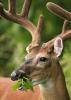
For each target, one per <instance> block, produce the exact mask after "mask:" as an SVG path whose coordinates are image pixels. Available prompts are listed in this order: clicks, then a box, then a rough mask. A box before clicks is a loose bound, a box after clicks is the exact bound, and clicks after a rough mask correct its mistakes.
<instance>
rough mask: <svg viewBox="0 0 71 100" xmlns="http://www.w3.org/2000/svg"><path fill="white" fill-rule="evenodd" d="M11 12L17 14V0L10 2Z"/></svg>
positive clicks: (10, 0) (9, 0)
mask: <svg viewBox="0 0 71 100" xmlns="http://www.w3.org/2000/svg"><path fill="white" fill-rule="evenodd" d="M8 6H9V12H10V13H12V14H15V13H16V12H15V7H16V0H8Z"/></svg>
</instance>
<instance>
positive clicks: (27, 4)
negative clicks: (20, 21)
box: [21, 0, 32, 17]
mask: <svg viewBox="0 0 71 100" xmlns="http://www.w3.org/2000/svg"><path fill="white" fill-rule="evenodd" d="M31 2H32V0H25V1H24V4H23V8H22V12H21V16H22V17H27V16H28V12H29V9H30V5H31Z"/></svg>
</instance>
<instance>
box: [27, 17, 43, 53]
mask: <svg viewBox="0 0 71 100" xmlns="http://www.w3.org/2000/svg"><path fill="white" fill-rule="evenodd" d="M42 26H43V16H42V15H40V16H39V20H38V24H37V28H36V31H35V33H34V34H32V42H31V44H30V45H29V46H28V47H27V48H26V50H27V52H28V53H29V52H30V51H31V50H32V49H33V48H35V47H37V48H39V47H40V41H41V38H40V37H41V36H40V33H41V31H42Z"/></svg>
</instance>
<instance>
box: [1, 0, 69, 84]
mask: <svg viewBox="0 0 71 100" xmlns="http://www.w3.org/2000/svg"><path fill="white" fill-rule="evenodd" d="M31 1H32V0H25V1H24V4H23V9H22V12H21V14H20V15H17V14H16V12H15V5H16V0H9V10H8V11H6V10H5V9H4V8H3V5H2V4H0V15H1V16H2V17H4V18H6V19H8V20H10V21H13V22H15V23H18V24H20V25H22V26H23V27H24V28H25V29H27V30H28V31H29V32H30V33H31V35H32V42H31V43H30V45H29V46H28V47H27V49H26V50H27V55H26V57H25V61H24V63H23V64H22V65H21V66H20V67H19V68H18V69H16V70H15V71H13V73H12V74H11V78H12V80H18V79H19V78H22V77H23V76H26V77H28V76H29V77H30V78H31V79H32V80H33V81H34V80H36V81H35V82H37V84H38V83H40V82H41V80H43V79H45V80H46V79H47V77H48V78H50V77H52V73H55V70H56V69H57V68H55V67H54V66H53V65H54V64H58V60H59V59H58V58H59V56H60V55H61V53H62V50H63V41H64V40H66V39H67V38H70V37H71V30H69V29H67V25H68V23H69V22H68V21H67V20H71V13H69V12H67V11H65V10H64V9H63V8H61V7H59V6H57V5H56V4H54V3H51V2H49V3H48V4H47V7H48V9H49V10H50V11H52V12H53V13H54V14H56V15H58V16H60V17H61V18H63V19H64V20H65V21H64V24H63V28H62V32H61V34H59V36H57V37H55V38H54V39H52V40H50V41H48V42H46V43H43V44H42V45H41V41H40V34H41V31H42V24H43V16H42V15H40V16H39V20H38V24H37V26H35V25H33V24H32V23H31V22H30V21H29V20H28V12H29V8H30V5H31ZM66 19H67V20H66Z"/></svg>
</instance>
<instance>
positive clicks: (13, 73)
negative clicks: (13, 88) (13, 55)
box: [11, 71, 18, 81]
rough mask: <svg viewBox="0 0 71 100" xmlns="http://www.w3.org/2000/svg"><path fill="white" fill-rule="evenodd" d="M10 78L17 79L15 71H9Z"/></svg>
mask: <svg viewBox="0 0 71 100" xmlns="http://www.w3.org/2000/svg"><path fill="white" fill-rule="evenodd" d="M11 80H13V81H15V80H18V75H17V74H16V71H13V72H12V73H11Z"/></svg>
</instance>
